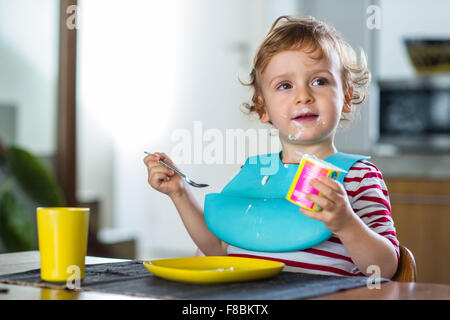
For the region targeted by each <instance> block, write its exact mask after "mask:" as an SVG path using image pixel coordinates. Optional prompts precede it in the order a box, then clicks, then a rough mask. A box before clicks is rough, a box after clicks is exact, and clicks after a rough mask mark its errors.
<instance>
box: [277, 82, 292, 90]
mask: <svg viewBox="0 0 450 320" xmlns="http://www.w3.org/2000/svg"><path fill="white" fill-rule="evenodd" d="M291 88H292V86H291V85H290V84H289V83H287V82H285V83H282V84H280V85H279V86H278V87H277V89H278V90H287V89H291Z"/></svg>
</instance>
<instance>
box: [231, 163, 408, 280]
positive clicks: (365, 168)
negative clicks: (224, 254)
mask: <svg viewBox="0 0 450 320" xmlns="http://www.w3.org/2000/svg"><path fill="white" fill-rule="evenodd" d="M344 187H345V189H346V191H347V195H348V198H349V201H350V203H351V205H352V208H353V210H354V212H355V213H356V214H357V215H358V216H359V217H360V218H361V219H362V220H363V222H364V223H365V224H366V225H367V226H368V227H369V228H370V229H371V230H373V231H374V232H376V233H378V234H380V235H382V236H383V237H385V238H387V239H388V240H389V241H391V243H392V244H393V245H394V247H395V250H396V252H397V258H398V257H399V247H398V240H397V236H396V234H395V228H394V222H393V220H392V217H391V206H390V202H389V193H388V191H387V188H386V184H385V183H384V180H383V176H382V174H381V172H380V171H379V170H378V168H377V167H376V166H375V165H373V164H372V163H370V162H368V161H366V160H363V161H358V162H357V163H355V164H354V165H353V167H352V168H350V170H349V172H348V173H347V175H346V177H345V179H344ZM228 255H230V256H240V257H254V258H264V259H269V260H276V261H280V262H283V263H285V264H286V266H289V267H290V269H291V271H300V272H305V273H315V274H324V275H340V276H360V275H363V274H362V273H361V271H360V270H358V268H357V267H356V265H355V264H354V263H353V261H352V259H351V257H350V255H349V254H348V252H347V250H346V249H345V247H344V245H343V244H342V242H341V241H340V240H339V238H338V237H337V236H335V235H333V236H332V237H331V238H329V239H328V240H326V241H324V242H322V243H320V244H318V245H316V246H314V247H312V248H309V249H305V250H299V251H290V252H260V251H250V250H245V249H241V248H238V247H235V246H231V245H229V246H228Z"/></svg>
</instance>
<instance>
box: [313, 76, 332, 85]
mask: <svg viewBox="0 0 450 320" xmlns="http://www.w3.org/2000/svg"><path fill="white" fill-rule="evenodd" d="M327 83H328V81H327V79H323V78H319V79H316V80H314V81H313V83H312V85H313V86H323V85H326V84H327Z"/></svg>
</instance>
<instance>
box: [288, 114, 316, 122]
mask: <svg viewBox="0 0 450 320" xmlns="http://www.w3.org/2000/svg"><path fill="white" fill-rule="evenodd" d="M318 117H319V116H318V115H317V114H314V113H304V114H300V115H298V116H297V117H295V118H293V119H292V120H293V121H300V122H303V121H314V120H317V118H318Z"/></svg>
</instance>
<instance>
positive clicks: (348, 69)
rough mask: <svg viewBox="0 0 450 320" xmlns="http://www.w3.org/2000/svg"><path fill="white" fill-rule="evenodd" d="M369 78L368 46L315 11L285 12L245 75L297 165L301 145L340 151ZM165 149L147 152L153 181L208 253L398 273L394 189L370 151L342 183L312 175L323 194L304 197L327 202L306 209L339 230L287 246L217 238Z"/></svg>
mask: <svg viewBox="0 0 450 320" xmlns="http://www.w3.org/2000/svg"><path fill="white" fill-rule="evenodd" d="M369 82H370V73H369V71H368V70H367V66H366V60H365V58H364V54H363V53H361V58H360V59H359V61H358V59H357V57H356V54H355V52H354V50H353V49H352V48H351V47H350V46H349V45H348V44H347V43H346V42H345V41H344V40H343V39H342V38H341V37H340V36H339V35H338V34H337V32H336V31H335V30H334V29H333V28H332V27H331V26H329V25H327V24H325V23H323V22H321V21H318V20H316V19H315V18H312V17H293V16H282V17H279V18H278V19H277V20H276V21H275V22H274V24H273V25H272V27H271V29H270V31H269V33H268V34H267V36H266V38H265V39H264V41H263V42H262V44H261V45H260V47H259V48H258V51H257V53H256V56H255V59H254V66H253V70H252V71H251V73H250V83H248V84H247V85H249V86H251V87H252V88H253V90H254V91H253V92H254V93H253V97H252V103H251V104H245V106H246V107H247V108H248V110H249V112H256V113H257V114H258V116H259V119H260V121H261V122H263V123H270V124H271V125H272V126H274V127H275V128H276V129H277V130H278V134H279V139H280V142H281V146H282V150H281V152H280V153H279V158H280V161H281V162H282V163H283V164H285V165H286V166H287V165H289V166H296V165H298V163H299V162H300V160H301V158H302V155H303V154H311V155H315V156H316V157H318V158H320V159H325V158H327V157H329V156H331V155H333V154H336V153H337V152H338V151H337V149H336V147H335V145H334V137H335V134H336V130H337V127H338V125H339V124H340V123H342V122H345V121H349V118H350V117H351V115H352V114H353V113H354V108H355V106H356V105H359V104H361V103H363V102H364V101H365V99H366V90H367V87H368V84H369ZM349 116H350V117H349ZM158 159H163V160H164V161H167V162H168V163H170V164H172V165H174V164H173V162H172V161H171V160H170V158H169V157H168V156H167V155H166V154H164V153H159V152H156V153H155V154H151V155H148V156H147V157H145V159H144V162H145V164H146V166H147V168H148V182H149V184H150V185H151V186H152V187H153V188H154V189H156V190H158V191H160V192H163V193H165V194H167V195H168V196H169V197H170V199H171V200H172V201H173V203H174V205H175V206H176V208H177V210H178V212H179V214H180V216H181V219H182V221H183V223H184V225H185V227H186V229H187V231H188V233H189V235H190V236H191V238H192V239H193V241H194V242H195V243H196V245H197V246H198V248H199V249H200V250H201V252H203V253H204V254H205V255H230V256H231V255H232V256H242V257H255V258H266V259H271V260H277V261H281V262H284V263H285V264H286V265H287V266H290V267H292V268H295V269H297V270H298V271H301V272H306V273H317V274H325V275H342V276H358V275H368V272H369V271H368V270H371V269H370V268H369V266H371V265H376V266H378V267H379V270H380V272H381V274H380V276H381V277H385V278H391V277H392V276H393V275H394V274H395V272H396V270H397V265H398V258H399V247H398V240H397V238H396V234H395V228H394V224H393V220H392V217H391V214H390V211H391V208H390V203H389V196H388V191H387V188H386V185H385V183H384V181H383V178H382V174H381V172H380V171H379V170H378V169H377V167H376V166H375V165H373V164H372V163H370V162H369V161H367V160H365V159H363V160H358V161H356V162H355V163H354V164H353V165H352V166H351V168H350V169H349V170H348V173H347V174H346V176H345V179H344V181H343V184H341V183H339V182H338V181H335V180H332V179H330V178H326V177H324V178H319V179H317V180H313V181H312V182H311V186H312V187H313V188H315V189H317V190H318V191H319V192H320V193H321V195H320V196H319V195H314V194H309V195H308V196H307V199H308V200H310V201H313V202H315V203H317V204H318V205H319V206H320V207H321V208H322V210H321V211H320V212H314V211H310V210H307V209H303V208H299V209H298V210H299V214H304V215H306V216H307V217H310V218H312V219H316V220H319V221H321V222H323V223H324V224H325V226H326V228H327V229H328V230H329V231H331V232H332V234H333V235H332V236H331V237H330V238H329V239H328V240H326V241H323V242H321V243H319V244H317V245H315V246H313V247H310V248H307V249H303V250H296V251H288V252H263V251H250V250H246V249H244V248H239V247H237V246H233V245H229V244H227V243H225V242H223V241H222V240H220V239H219V238H217V237H216V236H215V235H214V234H213V233H212V232H211V231H210V230H209V229H208V227H207V225H206V222H205V218H204V214H203V209H202V207H201V206H200V205H199V204H198V203H197V201H196V200H195V198H194V196H193V195H192V193H191V191H190V189H189V187H188V185H187V184H186V183H185V181H184V180H183V179H182V178H181V177H180V176H179V175H176V174H175V173H174V172H173V171H172V170H170V169H168V168H166V167H165V166H163V165H161V164H160V163H158Z"/></svg>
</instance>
